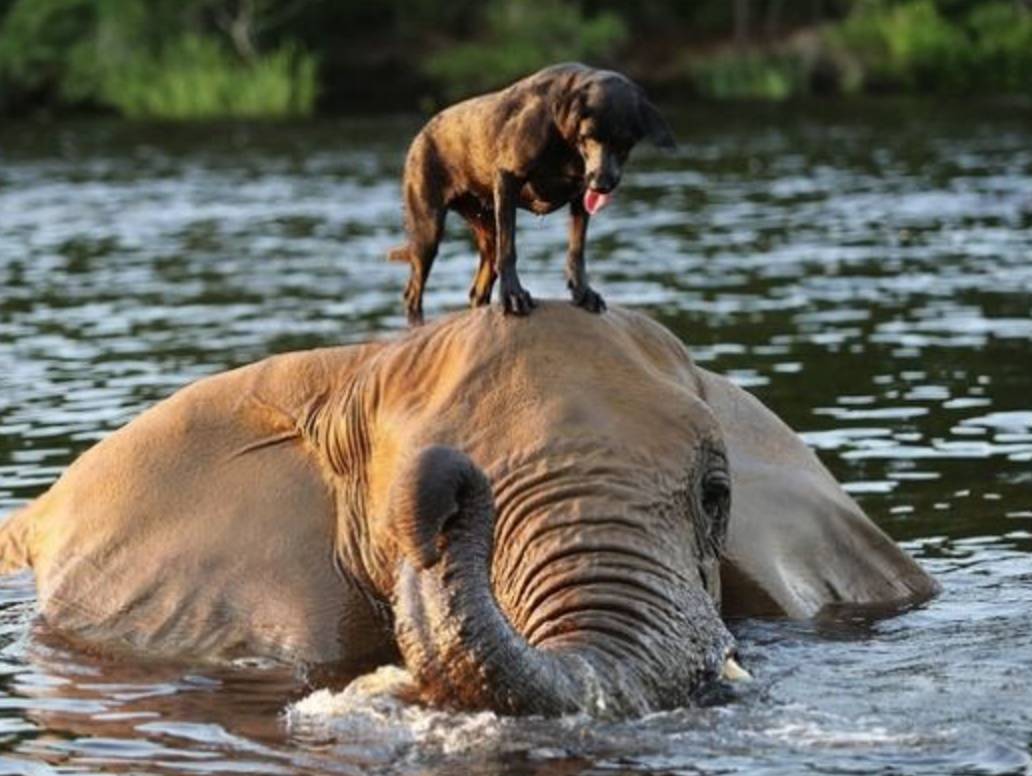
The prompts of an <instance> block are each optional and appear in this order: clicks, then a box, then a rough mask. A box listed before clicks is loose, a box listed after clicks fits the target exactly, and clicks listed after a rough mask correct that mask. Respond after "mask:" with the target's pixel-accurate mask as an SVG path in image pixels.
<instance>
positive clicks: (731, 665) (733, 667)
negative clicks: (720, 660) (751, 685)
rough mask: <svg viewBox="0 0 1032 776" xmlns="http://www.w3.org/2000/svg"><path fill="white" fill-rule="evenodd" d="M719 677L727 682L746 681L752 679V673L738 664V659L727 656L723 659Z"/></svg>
mask: <svg viewBox="0 0 1032 776" xmlns="http://www.w3.org/2000/svg"><path fill="white" fill-rule="evenodd" d="M720 678H721V679H725V680H727V681H729V682H748V681H750V680H751V679H752V674H750V673H749V672H748V671H746V670H745V669H744V668H742V667H741V666H740V665H738V661H737V660H735V659H734V658H733V657H728V658H727V660H725V661H724V668H723V669H722V670H721V672H720Z"/></svg>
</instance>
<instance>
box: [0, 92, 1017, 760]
mask: <svg viewBox="0 0 1032 776" xmlns="http://www.w3.org/2000/svg"><path fill="white" fill-rule="evenodd" d="M1030 119H1032V112H1030V110H1029V108H1028V106H1020V105H981V106H972V105H970V104H967V105H960V104H958V105H949V104H932V103H897V102H879V103H860V104H852V105H851V106H850V107H848V108H847V107H845V106H843V105H832V106H818V107H811V108H800V107H779V108H774V107H771V108H762V107H761V108H750V109H748V110H747V109H745V108H741V107H725V106H716V107H714V106H699V107H696V108H693V109H691V110H686V111H685V112H684V113H683V114H682V115H679V116H677V117H676V119H675V122H674V123H675V124H676V126H677V130H678V132H677V134H678V136H679V140H680V145H679V148H678V151H677V152H676V154H674V155H663V154H660V153H659V152H655V151H651V150H648V149H644V148H641V149H638V150H636V152H635V158H634V159H632V162H631V164H630V166H629V170H628V172H627V175H626V176H625V181H624V183H623V184H622V186H621V188H620V189H619V191H618V192H617V196H616V197H615V199H614V202H613V204H612V205H610V207H609V208H608V209H607V210H606V211H604V212H603V213H602V214H600V216H598V217H597V218H596V219H594V220H593V223H592V226H591V235H590V240H589V269H590V271H591V273H592V276H593V278H594V280H595V283H596V287H598V288H599V289H600V290H601V291H602V292H603V293H604V294H605V295H606V298H607V300H608V301H609V302H610V303H611V304H612V303H616V304H623V305H629V306H634V307H638V308H641V309H644V310H647V311H648V312H650V313H651V314H652V315H654V316H656V317H657V318H659V319H660V320H661V321H663V322H664V323H665V324H666V325H668V326H669V327H671V328H672V329H673V330H675V331H676V332H677V333H678V334H679V335H680V336H681V337H682V338H683V339H684V340H685V341H686V342H687V343H689V344H690V346H691V347H692V349H693V352H694V354H695V356H696V358H697V359H698V360H699V362H700V363H702V364H703V365H705V366H706V367H708V368H710V369H714V370H717V371H720V372H723V373H726V374H728V375H730V376H731V377H732V378H733V379H735V380H736V381H737V382H739V383H740V384H742V385H744V386H746V387H747V388H749V389H750V390H752V391H754V392H755V393H756V394H757V395H758V396H759V397H760V398H761V399H763V400H764V401H765V402H766V403H767V404H768V405H770V406H771V407H772V408H774V410H775V411H776V412H778V413H779V414H780V415H781V416H782V417H784V418H785V419H786V420H787V421H788V422H789V423H790V424H791V425H792V426H794V427H795V428H796V429H798V430H799V431H800V432H801V433H802V434H803V436H804V438H805V439H806V440H807V441H808V442H809V443H810V444H812V445H813V446H814V447H816V448H817V449H818V451H819V452H820V455H821V457H822V458H823V459H824V460H825V461H826V462H827V464H828V465H829V466H830V467H831V468H832V470H833V471H834V472H835V474H836V475H837V476H838V477H839V478H840V479H841V480H842V481H843V482H844V483H845V485H846V487H847V489H848V490H849V491H850V492H851V493H852V494H854V496H855V497H856V498H857V499H858V500H859V501H860V503H861V505H862V506H863V507H864V508H865V509H866V510H867V512H868V513H869V514H870V515H871V516H872V517H873V518H874V519H875V520H876V521H877V522H878V523H879V524H880V525H881V526H882V527H883V528H884V529H885V530H887V531H888V532H889V533H890V534H891V535H893V537H895V538H896V539H897V540H899V541H900V542H902V543H903V544H904V546H905V547H906V548H907V549H908V550H909V551H910V552H912V553H913V554H914V555H915V556H917V557H918V558H919V559H920V561H921V562H922V563H923V564H924V565H925V566H926V567H927V568H928V569H929V570H930V571H931V572H932V573H934V574H935V576H936V577H937V578H938V579H939V580H940V581H941V582H942V585H943V592H942V594H941V595H940V596H939V597H938V598H937V599H936V600H934V601H932V602H931V603H929V604H928V605H926V606H924V607H921V608H918V609H915V610H913V611H910V612H907V613H905V614H902V615H900V616H897V617H895V618H892V619H888V620H882V621H878V622H865V621H859V620H853V621H846V622H823V623H819V624H818V623H798V622H787V621H761V620H750V621H744V622H738V623H735V624H734V630H735V632H736V634H737V636H738V638H739V640H740V646H741V653H742V658H743V662H744V663H746V664H747V665H748V667H749V668H750V670H751V671H752V672H753V674H754V676H755V681H753V682H752V683H750V684H749V685H747V686H743V687H740V688H737V689H735V690H733V691H730V692H725V693H722V694H720V695H719V697H716V696H715V697H713V698H710V699H709V700H708V702H706V703H705V704H703V705H700V706H699V707H698V708H691V709H683V710H680V711H677V712H673V713H666V714H659V715H655V716H652V717H649V718H646V719H641V720H633V721H628V722H620V723H612V722H606V723H602V722H596V721H592V720H587V719H580V718H568V719H563V720H559V721H546V720H534V719H524V720H518V719H500V718H497V717H495V716H494V715H491V714H479V715H461V714H447V713H443V712H434V711H427V710H424V709H419V708H416V707H410V706H404V705H402V704H400V703H398V702H394V701H390V700H388V699H384V698H377V697H372V696H371V695H370V694H368V693H362V692H356V691H351V692H346V693H344V694H338V695H331V694H329V693H327V692H322V693H316V694H314V695H312V694H311V689H310V688H309V687H307V686H306V685H305V682H304V679H303V677H297V676H295V675H294V674H293V673H292V672H291V671H289V670H285V669H283V668H279V667H276V666H272V665H263V664H261V663H253V662H249V663H242V664H234V665H228V666H218V667H213V666H210V665H186V664H167V663H161V664H156V663H153V662H147V661H143V660H141V661H139V662H127V661H126V660H124V659H123V660H120V661H111V660H107V659H105V658H103V657H99V656H94V655H88V654H83V653H82V652H78V651H75V650H74V649H71V648H70V647H68V646H67V645H65V644H63V643H62V642H61V641H60V639H59V638H58V637H56V636H55V635H54V634H52V633H49V632H48V631H47V630H46V629H45V628H44V627H43V626H41V625H40V624H38V623H37V622H35V620H34V619H33V611H34V608H33V607H34V599H33V588H32V582H31V579H30V578H26V577H25V576H15V577H10V578H6V579H3V580H0V773H31V774H37V773H49V772H55V771H56V772H69V773H71V772H74V773H87V772H160V773H222V772H238V773H239V772H246V773H270V774H280V773H283V774H286V773H317V772H327V773H345V774H348V773H369V772H380V773H398V774H450V773H497V774H574V773H593V774H618V773H650V774H654V773H678V774H734V773H750V774H800V773H849V774H852V773H881V774H896V773H900V774H948V773H956V774H960V773H965V774H967V773H978V774H1019V773H1020V774H1027V773H1032V686H1030V681H1029V678H1028V676H1029V667H1030V665H1032V120H1030ZM417 126H418V124H417V123H416V122H415V121H414V120H405V119H398V120H376V121H373V120H369V121H357V120H351V121H339V122H329V121H327V122H321V123H313V124H304V125H292V126H280V125H274V126H272V125H270V126H238V125H203V126H196V125H194V126H179V127H148V126H132V125H120V124H117V123H107V122H104V121H101V120H96V121H91V122H86V123H81V124H62V123H53V124H52V123H35V124H13V125H7V126H3V127H0V514H3V513H6V512H7V511H9V510H10V508H13V507H15V506H17V505H19V504H22V503H24V502H25V501H27V500H29V499H30V498H32V497H33V496H35V495H36V494H38V493H40V492H41V491H42V490H43V489H44V488H45V487H46V486H47V485H48V483H50V482H51V481H52V480H53V479H55V478H56V477H57V476H58V475H59V474H60V472H61V471H62V469H63V468H64V467H65V466H67V465H68V463H69V462H70V461H72V460H73V459H74V457H75V456H76V455H77V454H79V453H80V452H81V451H83V450H84V449H86V448H87V447H88V446H89V445H91V444H92V443H94V442H95V441H96V440H98V439H100V438H101V437H103V436H104V435H105V434H107V433H109V432H111V431H112V430H113V429H115V428H117V427H119V426H120V425H122V424H124V423H125V422H126V421H128V420H129V419H130V418H132V417H134V416H135V415H136V414H138V413H139V412H140V411H141V410H142V409H144V408H145V407H147V406H149V405H151V404H152V403H153V402H155V401H156V400H158V399H160V398H162V397H164V396H167V395H168V394H170V393H171V392H173V391H174V390H176V389H177V388H179V387H180V386H182V385H184V384H186V383H188V382H189V381H191V380H193V379H195V378H197V377H199V376H201V375H205V374H210V373H212V372H216V371H220V370H224V369H226V368H228V367H232V366H236V365H240V364H244V363H247V362H250V361H253V360H256V359H259V358H261V357H264V356H266V355H268V354H270V353H274V352H282V351H287V350H292V349H297V348H307V347H313V346H318V345H327V344H333V343H342V342H352V341H358V340H362V339H363V338H366V337H368V336H369V335H371V334H381V333H383V332H385V331H389V330H393V329H397V328H399V327H401V326H402V324H403V320H402V317H401V315H400V309H401V306H400V302H399V293H400V291H401V288H402V286H403V284H404V280H405V274H406V272H407V269H406V268H404V267H401V266H398V265H391V264H388V263H387V262H385V261H384V260H383V257H384V254H385V252H386V251H387V249H388V248H389V247H391V246H392V245H393V244H394V243H395V242H397V241H398V238H399V230H400V209H399V205H398V199H399V198H398V194H399V185H398V173H399V169H400V165H401V161H402V158H403V153H404V149H405V146H406V143H407V139H408V138H410V137H411V135H412V133H413V132H414V131H415V129H416V128H417ZM452 221H453V223H452V225H451V227H450V228H449V237H448V240H447V242H446V243H445V244H444V246H443V248H442V252H441V255H440V257H439V258H438V261H437V265H436V266H435V268H434V274H433V277H432V278H431V282H430V285H429V294H428V297H427V312H428V315H430V316H432V315H436V314H439V313H441V312H443V311H446V310H451V309H456V308H459V307H461V306H462V305H463V304H464V303H465V299H466V288H467V286H468V283H469V280H470V278H471V276H472V272H473V268H474V260H473V258H472V252H471V248H470V246H469V244H468V242H467V241H466V238H465V236H464V234H463V230H462V228H461V227H460V224H459V223H458V219H455V218H453V219H452ZM565 229H566V226H565V219H564V218H563V217H562V216H559V215H556V216H552V217H548V218H544V219H538V218H535V217H533V216H530V215H528V214H521V216H520V223H519V229H518V246H519V249H520V253H521V258H520V266H521V268H522V270H523V279H524V282H525V284H526V285H527V286H528V287H529V288H530V289H531V290H532V291H533V292H534V293H535V294H536V295H538V296H560V295H562V294H563V293H564V289H563V283H562V276H561V268H562V256H563V254H564V247H565ZM387 678H389V677H387Z"/></svg>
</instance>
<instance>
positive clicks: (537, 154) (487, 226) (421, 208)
mask: <svg viewBox="0 0 1032 776" xmlns="http://www.w3.org/2000/svg"><path fill="white" fill-rule="evenodd" d="M642 138H648V139H649V140H651V141H652V142H653V143H654V144H655V145H657V146H659V147H660V148H666V149H672V148H673V147H674V138H673V135H672V134H671V132H670V128H669V126H667V123H666V122H665V121H664V120H663V118H662V116H660V114H659V111H658V110H657V109H656V107H655V106H654V105H653V104H652V103H651V102H649V100H648V98H647V97H646V96H645V92H644V90H643V89H642V88H641V87H640V86H638V85H637V84H635V83H634V82H633V81H631V80H630V79H629V78H627V77H626V76H624V75H621V74H620V73H616V72H613V71H611V70H596V69H594V68H590V67H587V66H585V65H581V64H575V63H569V64H561V65H553V66H551V67H547V68H545V69H544V70H541V71H539V72H537V73H535V74H533V75H531V76H528V77H526V78H524V79H522V80H520V81H517V82H516V83H514V84H512V85H511V86H509V87H507V88H505V89H502V90H501V91H497V92H492V93H490V94H485V95H482V96H479V97H473V98H471V99H468V100H465V101H464V102H460V103H458V104H456V105H453V106H451V107H449V108H446V109H445V110H443V111H441V112H440V113H438V114H437V115H436V116H434V117H433V118H431V119H430V121H429V122H427V124H426V126H424V127H423V129H422V130H420V132H419V134H418V135H416V138H415V140H413V141H412V145H411V147H410V148H409V151H408V156H407V157H406V160H405V171H404V177H403V198H404V209H405V230H406V233H407V238H408V241H407V243H406V244H405V245H402V246H400V247H398V248H395V249H394V250H392V251H391V252H390V254H389V258H390V259H391V260H392V261H406V262H408V263H409V265H410V266H411V274H410V276H409V281H408V285H407V286H406V288H405V294H404V299H405V307H406V312H407V314H408V320H409V323H410V324H411V325H418V324H420V323H422V321H423V290H424V288H425V286H426V282H427V278H428V277H429V275H430V268H431V267H432V266H433V263H434V257H435V256H436V255H437V246H438V244H439V243H440V241H441V236H442V231H443V228H444V219H445V215H446V214H447V212H448V211H449V210H454V211H456V212H458V213H459V215H461V216H462V217H463V218H464V219H465V220H466V222H467V223H468V224H469V226H470V229H471V230H472V232H473V238H474V241H475V243H476V247H477V251H478V252H479V254H480V266H479V268H478V269H477V272H476V276H475V278H474V280H473V285H472V286H471V288H470V292H469V296H470V303H471V305H472V306H474V307H478V306H481V305H485V304H488V303H490V301H491V291H492V289H493V288H494V284H495V281H496V280H497V279H500V280H501V297H502V306H503V309H504V310H505V312H506V313H512V314H515V315H527V314H528V313H529V312H530V310H531V308H532V307H533V306H534V301H533V299H532V298H531V295H530V294H529V293H528V292H527V291H526V289H524V288H523V286H522V285H521V284H520V279H519V276H518V275H517V274H516V244H515V231H516V230H515V227H516V208H517V207H519V208H523V209H524V210H529V211H531V212H532V213H537V214H539V215H544V214H546V213H551V212H553V211H555V210H558V209H559V208H561V207H563V206H564V205H567V204H568V205H569V206H570V240H569V250H568V254H567V260H566V281H567V286H568V288H569V290H570V294H571V296H572V298H573V302H574V304H576V305H579V306H580V307H583V308H585V309H587V310H590V311H591V312H596V313H598V312H602V311H603V310H604V309H605V302H604V301H603V300H602V297H601V296H600V295H599V294H598V293H597V292H596V291H595V290H593V289H592V288H591V286H589V285H588V279H587V273H586V272H585V269H584V239H585V235H586V234H587V229H588V220H589V219H590V217H591V216H592V215H593V214H595V213H596V212H598V211H599V210H601V209H602V208H603V207H604V206H605V205H606V203H607V202H608V201H609V198H610V196H611V194H612V191H613V189H615V188H616V186H617V184H618V183H619V182H620V176H621V174H622V171H623V165H624V163H625V162H626V161H627V157H628V155H629V154H630V152H631V149H632V148H633V147H634V145H635V144H636V143H637V142H638V141H639V140H641V139H642Z"/></svg>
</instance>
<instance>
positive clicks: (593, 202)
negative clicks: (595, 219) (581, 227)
mask: <svg viewBox="0 0 1032 776" xmlns="http://www.w3.org/2000/svg"><path fill="white" fill-rule="evenodd" d="M608 204H609V195H608V194H603V193H602V192H601V191H595V190H594V189H588V190H587V191H585V192H584V209H585V210H587V211H588V214H589V215H595V213H597V212H598V211H599V210H601V209H602V208H604V207H605V206H606V205H608Z"/></svg>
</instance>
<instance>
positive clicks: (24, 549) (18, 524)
mask: <svg viewBox="0 0 1032 776" xmlns="http://www.w3.org/2000/svg"><path fill="white" fill-rule="evenodd" d="M41 502H42V499H36V500H35V501H33V502H32V503H31V504H29V505H28V506H25V507H23V508H22V509H20V510H18V511H17V512H15V513H14V514H13V515H11V516H10V517H8V518H7V519H6V520H4V521H3V522H2V523H0V574H13V573H14V572H15V571H20V570H21V569H23V568H25V567H26V566H31V565H32V552H31V547H30V543H31V542H30V540H31V538H32V533H33V519H34V517H35V515H36V514H37V513H38V512H39V510H40V508H41V506H42V503H41Z"/></svg>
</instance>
